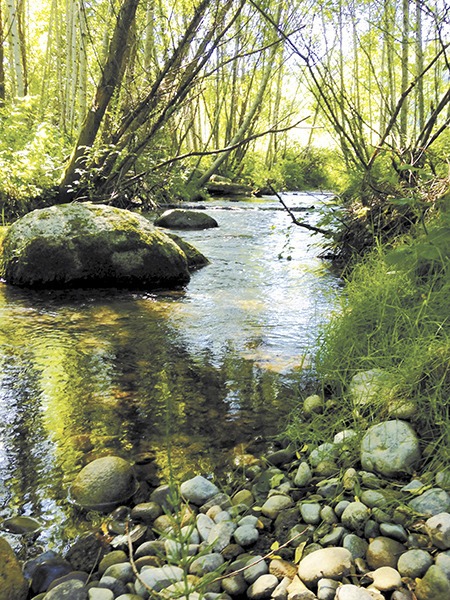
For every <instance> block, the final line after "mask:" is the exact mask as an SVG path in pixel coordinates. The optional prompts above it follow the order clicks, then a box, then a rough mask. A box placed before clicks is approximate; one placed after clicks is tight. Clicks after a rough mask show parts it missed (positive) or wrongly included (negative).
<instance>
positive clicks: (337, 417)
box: [288, 206, 450, 471]
mask: <svg viewBox="0 0 450 600" xmlns="http://www.w3.org/2000/svg"><path fill="white" fill-rule="evenodd" d="M449 306H450V210H448V209H447V207H445V206H443V207H442V210H441V211H440V213H439V214H438V215H437V216H434V218H433V220H432V221H431V222H429V223H426V224H422V225H420V227H419V226H417V228H416V230H415V231H414V232H411V233H410V234H408V235H407V236H404V237H402V238H401V239H400V240H398V241H397V242H396V244H395V245H394V246H391V247H390V248H386V247H385V246H381V245H378V246H377V247H376V248H374V249H373V251H372V252H371V253H370V254H369V255H368V256H367V257H365V259H364V260H363V261H362V262H360V264H359V265H358V266H357V267H356V268H355V269H354V271H353V272H352V274H351V276H350V278H349V279H348V280H347V281H346V286H345V291H344V294H343V295H342V299H341V304H340V306H339V308H338V310H337V311H336V313H335V314H334V315H333V316H332V318H331V319H330V321H329V322H328V324H327V325H326V326H325V327H324V329H323V332H322V336H321V345H320V349H319V351H318V354H317V360H316V369H317V375H318V378H319V381H320V382H321V383H322V385H323V393H324V395H325V398H329V400H328V402H326V403H325V410H324V413H323V414H322V415H319V416H317V417H315V418H314V419H313V420H312V421H311V422H302V419H301V418H300V419H297V421H296V422H295V421H294V422H293V423H292V425H291V426H290V427H289V430H288V435H289V436H290V437H292V438H297V439H302V440H303V441H305V442H307V443H313V442H315V443H323V442H324V441H330V436H331V440H332V434H334V433H335V432H336V431H338V430H340V429H345V428H354V429H356V430H357V431H359V432H360V434H361V435H362V433H364V431H365V430H366V429H367V427H369V426H370V425H372V424H374V423H377V422H379V421H382V420H385V419H389V418H395V417H398V418H402V417H401V416H399V415H397V414H393V413H395V411H394V407H398V406H399V405H405V406H408V407H409V412H410V414H409V415H408V417H406V418H407V419H408V420H409V421H411V423H412V424H413V426H414V427H415V429H416V431H417V433H418V435H419V437H420V439H421V441H422V454H423V457H424V459H423V460H424V464H423V465H422V466H423V467H424V468H426V470H432V471H438V470H444V469H446V468H448V467H449V465H450V415H449V405H448V399H449V397H450V323H449V316H450V314H449ZM370 370H375V372H378V371H379V370H383V371H384V372H385V375H386V376H385V378H384V381H383V382H382V383H381V384H380V385H381V388H380V392H379V393H378V394H377V395H376V397H374V398H372V399H371V400H370V402H368V403H367V405H365V406H363V407H356V406H355V403H354V398H352V394H351V386H350V382H351V380H352V378H353V377H354V375H356V374H357V373H360V372H362V371H370ZM327 437H328V439H326V438H327ZM355 460H357V457H356V456H355Z"/></svg>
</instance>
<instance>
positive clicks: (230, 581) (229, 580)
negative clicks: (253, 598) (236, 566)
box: [222, 573, 248, 598]
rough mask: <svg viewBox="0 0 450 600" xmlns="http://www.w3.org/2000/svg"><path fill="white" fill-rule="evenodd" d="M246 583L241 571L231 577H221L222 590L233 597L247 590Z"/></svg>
mask: <svg viewBox="0 0 450 600" xmlns="http://www.w3.org/2000/svg"><path fill="white" fill-rule="evenodd" d="M247 588H248V584H247V582H246V581H245V579H244V576H243V575H242V574H241V573H238V574H237V575H233V576H232V577H224V579H222V589H223V591H224V592H226V593H227V594H229V595H230V596H232V597H233V598H234V596H242V595H243V594H245V592H246V591H247Z"/></svg>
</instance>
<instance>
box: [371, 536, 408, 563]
mask: <svg viewBox="0 0 450 600" xmlns="http://www.w3.org/2000/svg"><path fill="white" fill-rule="evenodd" d="M404 552H406V546H404V545H403V544H401V543H400V542H397V541H396V540H392V539H391V538H387V537H384V536H380V537H377V538H375V539H374V540H372V541H371V542H370V544H369V547H368V549H367V554H366V560H367V564H368V565H369V567H370V568H371V569H378V568H379V567H392V568H393V569H395V568H397V563H398V559H399V557H400V556H401V555H402V554H403V553H404Z"/></svg>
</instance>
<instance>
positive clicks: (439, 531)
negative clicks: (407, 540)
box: [425, 512, 450, 550]
mask: <svg viewBox="0 0 450 600" xmlns="http://www.w3.org/2000/svg"><path fill="white" fill-rule="evenodd" d="M425 527H426V530H427V533H428V535H429V536H430V539H431V541H432V543H433V544H434V545H435V546H436V547H437V548H439V549H440V550H447V548H450V514H449V513H448V512H443V513H439V514H437V515H434V516H433V517H430V518H429V519H428V520H427V522H426V523H425Z"/></svg>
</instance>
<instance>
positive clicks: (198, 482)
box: [180, 475, 219, 506]
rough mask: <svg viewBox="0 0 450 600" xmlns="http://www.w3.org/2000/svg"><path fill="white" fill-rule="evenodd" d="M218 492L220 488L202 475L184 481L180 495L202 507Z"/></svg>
mask: <svg viewBox="0 0 450 600" xmlns="http://www.w3.org/2000/svg"><path fill="white" fill-rule="evenodd" d="M218 492H219V488H218V487H217V486H216V485H214V483H212V481H209V480H208V479H205V478H204V477H202V476H201V475H196V476H195V477H193V478H192V479H188V480H187V481H183V483H182V484H181V486H180V493H181V495H182V496H183V498H184V499H185V500H187V501H188V502H192V504H195V505H196V506H201V505H202V504H204V503H205V502H206V501H207V500H209V499H210V498H212V497H213V496H214V495H215V494H217V493H218Z"/></svg>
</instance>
